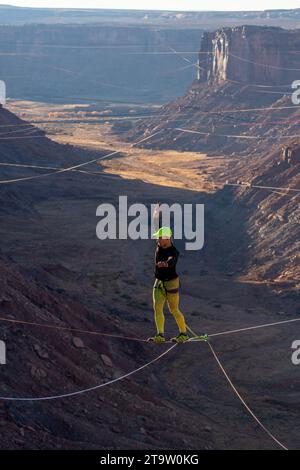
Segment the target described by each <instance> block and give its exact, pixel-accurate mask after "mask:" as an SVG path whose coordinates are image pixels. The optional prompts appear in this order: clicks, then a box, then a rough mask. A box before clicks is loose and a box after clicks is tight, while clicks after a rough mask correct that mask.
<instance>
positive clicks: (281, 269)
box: [135, 26, 300, 283]
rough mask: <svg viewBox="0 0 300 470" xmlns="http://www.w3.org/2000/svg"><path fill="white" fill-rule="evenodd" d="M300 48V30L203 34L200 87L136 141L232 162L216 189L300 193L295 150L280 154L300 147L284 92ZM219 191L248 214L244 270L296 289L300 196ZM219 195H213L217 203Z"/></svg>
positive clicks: (295, 74) (299, 70) (296, 116)
mask: <svg viewBox="0 0 300 470" xmlns="http://www.w3.org/2000/svg"><path fill="white" fill-rule="evenodd" d="M299 45H300V30H294V31H285V30H283V29H280V28H258V27H248V26H247V27H241V28H233V29H228V28H226V29H223V30H220V31H217V32H215V33H211V34H209V33H206V34H205V35H204V38H203V42H202V48H201V52H202V53H203V52H204V53H205V52H210V53H209V54H200V62H201V63H200V66H201V67H202V68H203V69H204V70H201V73H200V74H199V80H195V81H194V83H193V84H192V86H191V87H190V88H189V90H188V91H187V93H186V95H185V96H183V97H181V98H179V99H178V100H176V101H175V102H173V103H170V104H169V105H168V106H165V107H164V108H163V109H162V112H161V114H162V119H161V121H159V120H158V119H156V120H155V121H154V122H153V123H150V125H149V122H148V123H145V124H144V125H143V126H141V127H140V128H139V137H141V136H142V135H144V136H148V135H151V133H152V132H157V134H156V135H155V136H154V137H153V138H151V139H150V140H148V141H147V142H146V143H145V146H152V147H153V146H154V145H156V146H157V147H161V148H174V149H176V150H187V151H191V150H192V151H199V152H205V153H207V154H208V155H222V156H229V157H230V164H229V166H228V168H226V165H225V168H224V167H221V168H218V170H217V171H216V172H215V174H214V176H213V180H214V181H216V182H221V184H222V183H225V182H226V180H229V182H231V183H236V182H237V181H246V182H248V183H253V184H256V185H265V186H272V187H274V186H275V187H283V188H287V187H291V188H299V187H300V186H299V170H300V165H299V158H298V150H297V151H295V152H294V156H293V158H292V159H290V160H289V161H287V162H284V161H282V148H284V147H290V146H291V147H293V148H295V149H298V148H299V142H300V138H299V135H300V126H299V122H300V121H299V120H300V109H299V106H293V103H292V100H291V96H290V95H291V91H292V89H291V88H290V85H289V84H291V83H292V82H293V81H294V80H297V79H298V78H299V76H300V54H299V53H297V52H296V51H299V50H300V47H299ZM203 57H204V58H203ZM261 64H268V65H267V66H266V65H263V66H262V65H261ZM282 68H283V69H282ZM283 84H287V85H288V87H281V85H283ZM135 135H136V134H135ZM225 162H226V158H225ZM224 191H225V194H226V191H229V193H230V194H231V196H232V198H233V199H232V200H233V203H236V204H242V205H245V206H246V207H247V208H248V209H249V211H250V212H249V214H250V215H248V218H247V221H246V222H245V223H246V224H247V230H248V233H249V234H251V237H252V240H253V244H252V248H251V249H250V251H249V269H250V270H251V271H252V272H253V270H254V271H255V272H256V275H257V276H258V277H260V278H261V279H265V278H266V277H267V278H269V279H275V280H276V279H282V278H283V279H290V280H291V281H292V280H294V281H295V282H296V283H297V282H298V283H299V278H300V273H299V259H298V255H297V254H296V253H297V252H299V200H298V199H299V197H298V194H291V193H290V194H287V193H286V192H280V191H279V192H278V191H277V192H276V190H274V191H269V190H268V191H263V190H254V189H245V188H243V187H241V189H236V188H234V189H232V188H228V187H225V189H224ZM224 191H223V190H221V191H220V192H219V194H218V193H217V194H216V197H217V198H218V197H219V196H220V201H221V202H222V197H224Z"/></svg>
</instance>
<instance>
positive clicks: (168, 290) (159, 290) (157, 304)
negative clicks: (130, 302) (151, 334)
mask: <svg viewBox="0 0 300 470" xmlns="http://www.w3.org/2000/svg"><path fill="white" fill-rule="evenodd" d="M166 301H167V303H168V307H169V310H170V312H171V313H172V315H173V317H174V318H175V320H176V323H177V326H178V329H179V332H180V333H185V332H186V325H185V320H184V316H183V314H182V312H181V311H180V309H179V277H178V278H176V279H172V280H171V281H160V280H159V279H155V282H154V286H153V307H154V319H155V324H156V329H157V333H158V334H159V333H161V334H164V329H165V316H164V305H165V302H166Z"/></svg>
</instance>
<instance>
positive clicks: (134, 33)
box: [0, 24, 202, 102]
mask: <svg viewBox="0 0 300 470" xmlns="http://www.w3.org/2000/svg"><path fill="white" fill-rule="evenodd" d="M201 34H202V31H201V29H200V30H199V28H198V27H197V28H190V29H189V30H184V29H182V28H180V27H179V28H178V27H172V26H171V27H165V26H160V27H156V28H154V27H151V26H149V27H147V26H144V27H141V26H134V25H131V26H130V25H129V26H127V25H126V24H125V25H112V26H111V25H105V24H104V25H87V26H83V25H63V26H62V25H51V26H50V25H24V26H0V80H1V79H2V80H5V82H6V85H7V95H8V97H10V98H17V99H22V98H26V99H37V100H40V101H43V100H44V101H51V100H53V99H55V98H58V97H60V98H61V99H62V100H65V101H68V100H70V99H72V98H73V99H79V98H82V99H90V98H92V99H105V100H114V101H118V100H122V101H124V100H126V101H129V100H131V101H145V102H151V101H163V102H167V101H170V100H171V99H174V98H175V97H176V96H178V95H180V94H182V93H183V92H184V90H185V89H186V88H187V86H188V85H189V84H190V82H191V80H192V79H193V75H194V71H193V68H192V67H188V68H186V67H184V65H186V63H184V61H183V60H182V58H181V57H178V56H177V55H176V54H172V53H171V52H170V49H169V48H170V47H172V48H174V49H175V50H185V51H197V50H198V49H199V46H200V40H201ZM154 51H156V52H167V54H158V55H155V54H153V52H154ZM193 57H196V56H195V55H194V56H193Z"/></svg>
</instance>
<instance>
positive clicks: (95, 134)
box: [0, 102, 300, 449]
mask: <svg viewBox="0 0 300 470" xmlns="http://www.w3.org/2000/svg"><path fill="white" fill-rule="evenodd" d="M81 106H82V113H87V114H81V117H80V119H79V121H81V122H78V112H77V110H78V107H79V105H68V106H65V105H59V104H47V103H46V104H45V103H44V104H43V103H35V105H34V106H32V104H31V103H28V102H23V103H22V102H21V103H20V102H19V103H17V102H11V103H10V104H9V108H10V110H12V111H13V112H14V113H16V114H17V115H19V116H21V117H22V118H23V119H26V120H28V121H30V122H34V123H37V124H36V125H38V126H39V127H41V128H43V129H44V130H45V131H46V132H47V133H48V135H49V137H51V139H53V140H56V141H57V142H59V143H61V144H72V145H74V146H76V147H77V148H79V150H80V152H81V154H82V161H88V160H91V159H93V158H96V157H97V154H98V153H97V152H99V151H100V150H101V151H102V150H103V149H106V150H107V151H113V150H115V149H118V150H120V151H121V155H120V156H118V157H114V158H111V159H108V160H104V161H103V162H101V163H100V164H93V165H90V166H88V167H87V168H85V170H86V172H85V173H79V172H76V173H75V172H69V173H67V174H61V175H57V176H56V177H53V179H52V181H53V184H51V183H50V184H49V185H48V186H47V192H48V197H47V198H46V199H43V200H42V201H39V202H37V203H35V204H33V206H32V207H31V211H30V212H25V213H23V212H22V211H18V212H17V213H13V212H12V213H11V214H6V215H5V216H4V215H1V222H0V236H1V240H2V243H1V248H2V251H3V253H4V254H5V255H6V256H8V257H9V258H10V259H11V260H12V262H15V263H18V265H20V266H21V267H22V269H23V270H24V273H26V275H28V276H30V277H31V278H32V279H33V281H34V282H36V283H38V284H39V283H40V284H42V285H44V286H47V289H48V290H50V291H51V292H55V293H57V294H59V295H61V302H62V303H63V302H64V301H65V299H67V300H68V301H69V300H70V299H71V300H72V302H74V303H76V302H77V303H80V304H81V305H83V306H84V307H85V308H86V309H88V310H89V311H91V312H93V314H91V316H90V317H89V320H88V327H89V329H93V330H98V331H106V332H109V331H116V329H117V330H118V332H119V334H121V335H125V336H127V335H128V336H135V337H138V338H142V339H145V338H147V337H148V336H149V335H150V334H152V333H153V331H154V328H153V326H154V325H153V314H152V305H151V287H152V281H153V266H152V264H153V251H154V244H153V242H152V241H131V240H128V241H127V240H116V241H105V242H104V241H101V242H100V241H99V240H98V239H97V238H96V234H95V228H96V223H97V218H96V208H97V206H98V205H99V204H101V203H102V202H112V203H117V201H118V196H119V195H127V196H128V199H129V202H142V203H145V204H147V205H149V204H151V203H155V202H157V201H161V200H162V201H166V202H170V203H171V202H180V203H185V202H186V203H202V204H205V245H204V248H203V249H202V250H201V251H199V252H187V251H184V247H183V245H182V244H181V243H179V244H178V247H179V249H180V251H181V252H182V256H181V260H180V263H179V272H180V274H181V277H182V296H181V299H182V310H183V311H184V312H185V314H186V318H187V322H188V324H189V325H190V326H191V327H192V328H193V330H195V331H196V332H200V333H204V332H205V333H208V334H214V333H219V332H224V331H227V330H232V329H239V328H243V327H248V326H252V325H259V324H264V323H271V322H277V321H282V320H286V319H291V318H295V317H297V315H299V314H300V312H299V302H298V298H297V297H296V296H295V294H294V293H293V294H292V293H291V294H289V292H288V289H287V287H286V285H285V284H284V283H283V284H280V283H276V284H275V285H274V284H273V283H272V282H270V281H264V280H263V279H262V278H261V271H260V276H259V278H258V277H257V276H256V266H255V263H253V262H252V260H251V240H250V239H249V235H248V234H247V231H246V229H245V220H246V218H247V208H246V207H243V205H241V204H235V203H234V202H233V200H232V199H231V197H230V194H228V193H221V192H220V189H219V187H218V186H217V185H216V184H215V183H216V181H217V182H218V181H221V180H220V178H221V179H222V172H223V170H224V169H225V168H227V169H228V168H230V165H231V164H232V161H231V158H230V157H224V156H223V155H219V156H214V157H207V156H206V155H204V154H200V153H197V152H176V151H168V150H164V151H159V150H149V149H147V150H145V149H138V148H134V147H132V146H131V144H129V143H127V142H124V141H123V139H122V131H121V130H120V129H118V130H119V132H116V131H115V130H114V127H113V119H107V120H105V116H106V117H107V116H110V117H111V115H112V114H116V113H119V114H120V113H123V115H126V116H129V117H128V119H131V118H132V116H133V118H134V119H136V117H138V116H139V115H143V116H144V115H145V114H147V113H148V114H151V113H155V110H156V106H154V105H152V106H150V105H149V106H148V107H146V106H145V107H143V108H142V109H140V108H138V107H137V105H132V106H128V105H126V107H122V109H121V108H120V106H115V107H114V108H113V110H112V111H111V108H110V109H109V110H108V108H105V109H104V108H103V109H100V110H99V109H98V110H97V112H99V113H102V115H101V114H93V115H91V114H89V113H90V112H91V110H90V109H89V107H88V106H87V107H85V106H84V105H81ZM74 108H76V112H75V111H74ZM92 111H94V112H95V109H93V110H92ZM108 111H109V112H108ZM74 113H75V114H74ZM103 113H104V114H103ZM103 117H104V119H102V118H103ZM63 120H64V123H62V121H63ZM66 120H69V123H67V124H66V123H65V121H66ZM43 121H44V122H43ZM75 121H76V122H75ZM94 121H97V122H94ZM71 163H72V162H71ZM24 171H25V170H24ZM12 175H13V169H12ZM26 175H27V173H26ZM12 177H13V176H12ZM218 178H219V180H218ZM42 181H43V182H42ZM44 181H46V178H45V179H44V180H40V181H39V180H36V181H35V182H22V183H20V184H19V186H18V190H19V191H20V192H21V191H24V192H25V194H27V193H28V192H30V191H31V188H34V189H35V190H38V188H39V185H43V184H44ZM49 181H50V179H49ZM58 187H60V190H59V191H57V188H58ZM61 188H63V191H64V193H63V195H62V194H61ZM74 305H75V304H74ZM53 314H55V312H53ZM82 315H83V314H82ZM14 317H15V318H18V311H15V312H14ZM61 320H62V321H63V322H65V323H66V324H67V325H68V326H74V324H75V325H76V327H77V328H79V327H82V326H84V325H86V322H87V319H85V318H83V317H82V316H81V315H80V313H78V311H77V310H76V307H75V306H74V316H73V312H72V310H71V311H70V313H69V314H68V317H67V319H66V318H61ZM166 320H167V323H166V331H167V334H168V336H171V335H172V334H174V333H175V332H176V329H175V325H174V321H173V319H172V318H171V317H170V315H169V314H168V313H167V312H166ZM47 322H48V323H50V322H51V321H50V319H49V318H47ZM295 325H298V323H297V324H295ZM295 325H294V326H293V324H286V325H282V326H274V327H269V328H262V329H259V330H253V331H246V332H241V333H236V334H231V335H224V336H216V337H214V338H212V344H213V347H214V348H215V350H216V351H217V353H218V355H219V357H220V359H221V361H222V363H223V364H224V366H225V367H226V370H227V371H228V373H229V375H230V377H231V378H232V380H233V382H234V384H235V385H236V386H237V388H238V389H239V391H240V393H241V395H242V396H243V397H244V398H245V400H246V402H247V403H248V404H249V405H250V406H251V408H252V409H253V410H254V412H255V413H256V414H257V416H258V417H259V418H260V419H261V420H262V422H263V423H264V425H265V426H267V427H268V429H270V431H271V432H272V433H273V434H274V435H275V436H276V437H277V438H278V439H280V441H282V442H284V444H286V445H287V447H289V448H291V449H296V448H299V446H300V441H299V425H300V420H299V407H300V402H299V391H300V366H298V367H297V366H294V365H293V364H292V362H291V345H292V342H293V341H294V340H295V339H299V328H298V327H295ZM2 326H3V325H1V327H2ZM3 328H5V333H6V334H7V335H8V338H11V339H13V338H16V337H17V338H18V334H19V335H27V342H28V344H30V345H31V343H32V345H33V346H34V344H36V343H40V344H42V349H43V350H45V351H46V354H44V355H43V354H37V358H36V361H33V362H34V364H32V360H31V361H29V359H27V362H30V367H29V366H28V364H27V362H26V365H24V370H23V371H21V372H20V373H21V374H22V377H24V376H25V378H24V380H23V378H22V379H21V380H20V383H19V384H16V385H15V389H14V390H12V389H10V390H6V394H7V393H8V392H9V393H13V394H14V395H15V396H20V395H22V394H25V395H28V394H29V393H30V392H33V393H35V394H36V395H45V394H46V395H47V394H49V393H52V392H54V393H57V392H59V391H60V390H59V387H60V389H61V390H62V391H73V390H76V389H80V388H87V387H90V386H93V385H95V384H97V383H101V382H102V381H105V380H107V379H108V378H112V377H117V376H118V375H122V374H123V373H126V372H127V371H129V370H131V369H134V368H136V367H139V366H141V365H143V364H144V363H145V362H147V361H149V360H151V359H153V358H154V357H155V356H157V355H158V354H160V353H161V352H163V351H164V350H165V349H166V346H154V345H149V344H145V345H144V344H141V345H139V344H138V345H137V344H136V343H134V342H132V343H131V342H128V343H125V344H124V343H122V344H120V340H117V339H113V340H110V341H108V340H107V339H106V340H105V347H104V346H103V344H101V343H103V341H102V339H101V338H97V339H95V337H90V336H89V335H81V336H80V338H81V340H82V343H80V342H78V341H77V342H76V341H75V346H74V341H73V342H72V337H70V336H63V335H55V334H52V333H51V334H50V333H47V332H45V331H43V330H42V328H38V327H37V328H35V329H34V331H33V329H31V328H29V326H28V327H26V326H25V325H24V326H22V327H21V326H10V325H7V324H5V327H4V326H3ZM18 331H19V333H18ZM73 339H74V338H73ZM28 347H29V346H28ZM17 348H18V343H17V342H13V346H11V352H12V353H13V352H16V350H17ZM29 349H30V348H29ZM64 349H65V354H66V360H65V362H64V364H63V366H62V365H61V364H62V362H59V361H58V360H57V358H56V360H55V361H54V360H53V362H52V359H53V357H54V356H55V355H56V354H57V351H60V353H61V354H62V355H63V351H64ZM104 352H105V358H106V359H103V357H102V359H101V355H102V356H103V355H104ZM19 354H20V352H19ZM43 356H44V357H43ZM26 357H27V356H26ZM28 357H29V356H28ZM55 357H56V356H55ZM107 357H108V359H107ZM103 360H104V361H106V364H104V365H105V367H106V368H108V371H107V370H106V375H105V374H104V375H103V371H102V370H101V373H100V372H99V371H98V372H99V374H98V373H97V364H98V363H99V364H100V363H102V362H103ZM101 361H102V362H101ZM58 364H59V367H60V370H59V371H58V369H57V367H58ZM33 366H34V367H35V368H36V369H35V370H37V369H38V370H41V369H42V370H45V371H46V375H43V373H39V374H36V373H32V370H33V369H32V367H33ZM7 367H9V365H8V366H7ZM58 374H61V377H62V378H63V379H64V383H62V382H60V381H59V380H58ZM31 382H33V385H32V384H31ZM51 383H52V385H53V386H54V385H55V387H56V388H55V390H51V387H50V385H51ZM0 394H1V395H2V393H0ZM3 394H4V392H3ZM58 414H59V415H60V416H59V418H58V416H57V415H58ZM0 419H1V421H0V427H1V434H2V435H3V441H2V445H1V447H3V448H59V447H62V448H71V449H77V448H78V449H90V448H95V449H96V448H105V449H106V448H114V449H121V448H126V449H136V448H139V449H146V448H162V449H166V448H167V449H238V448H239V449H273V448H276V445H275V444H274V442H273V441H272V440H271V439H270V437H269V436H268V435H267V434H266V433H264V432H263V430H262V429H261V428H259V427H258V425H257V424H256V423H255V422H254V420H253V419H252V418H251V416H249V414H247V412H246V410H245V409H244V408H243V406H242V405H241V403H240V402H239V400H238V399H237V397H236V396H235V395H234V394H233V392H232V390H231V389H230V387H229V385H228V383H227V382H226V379H225V377H224V375H222V373H221V371H220V369H219V367H218V365H217V363H216V361H215V359H214V357H213V356H212V354H211V352H210V350H209V348H208V345H207V344H205V343H195V344H185V345H182V346H178V347H176V348H175V349H174V350H172V351H171V352H170V353H169V354H168V355H167V356H166V357H165V358H163V359H162V360H161V361H159V362H157V363H155V364H153V365H152V366H150V367H149V368H148V369H145V370H143V371H141V373H140V374H138V375H136V376H133V377H131V378H130V379H128V380H126V381H123V382H119V383H117V384H115V385H112V386H111V387H108V388H106V389H103V391H101V390H100V391H98V392H97V391H96V392H91V393H90V394H89V395H86V396H83V397H81V398H80V397H79V398H78V397H77V398H74V399H73V398H69V399H66V400H64V401H59V402H57V403H52V404H51V403H46V404H44V405H43V404H38V405H36V406H35V405H34V404H26V403H25V404H16V405H10V404H8V405H6V404H1V411H0Z"/></svg>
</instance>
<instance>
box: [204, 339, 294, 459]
mask: <svg viewBox="0 0 300 470" xmlns="http://www.w3.org/2000/svg"><path fill="white" fill-rule="evenodd" d="M208 346H209V348H210V350H211V352H212V354H213V356H214V358H215V360H216V362H217V364H218V365H219V367H220V369H221V371H222V372H223V374H224V376H225V378H226V379H227V382H228V383H229V385H230V386H231V388H232V390H233V391H234V393H235V394H236V396H237V397H238V398H239V400H240V401H241V403H242V404H243V405H244V407H245V409H246V410H247V411H248V413H249V414H250V415H251V416H252V418H253V419H254V420H255V421H256V422H257V424H258V425H259V426H260V427H261V429H263V431H265V433H266V434H268V436H269V437H270V438H271V439H272V440H273V441H274V442H275V443H276V444H278V445H279V447H281V449H283V450H288V448H287V447H286V446H285V445H284V444H283V443H282V442H280V441H279V439H277V437H275V436H274V434H273V433H272V432H271V431H270V430H269V429H268V428H267V427H266V426H265V425H264V424H263V423H262V422H261V420H260V419H259V418H258V417H257V416H256V414H255V413H254V412H253V411H252V409H251V408H250V406H249V405H248V404H247V402H246V401H245V400H244V398H243V397H242V395H241V394H240V392H239V391H238V389H237V388H236V386H235V385H234V384H233V382H232V380H231V378H230V377H229V375H228V373H227V372H226V370H225V368H224V366H223V365H222V363H221V361H220V359H219V357H218V355H217V353H216V352H215V350H214V348H213V346H212V345H211V344H210V342H209V341H208Z"/></svg>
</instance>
